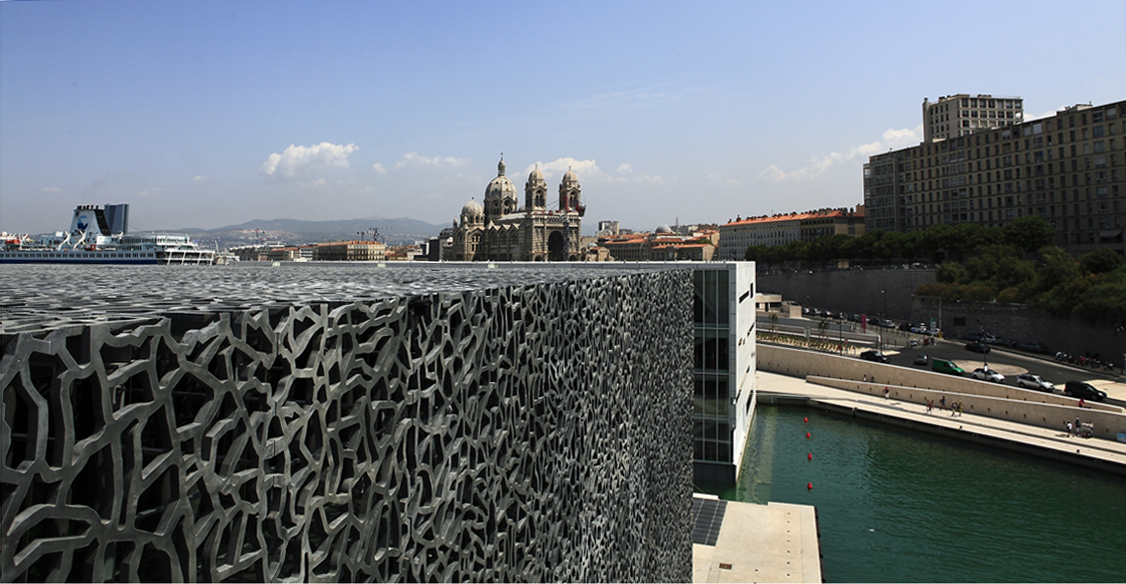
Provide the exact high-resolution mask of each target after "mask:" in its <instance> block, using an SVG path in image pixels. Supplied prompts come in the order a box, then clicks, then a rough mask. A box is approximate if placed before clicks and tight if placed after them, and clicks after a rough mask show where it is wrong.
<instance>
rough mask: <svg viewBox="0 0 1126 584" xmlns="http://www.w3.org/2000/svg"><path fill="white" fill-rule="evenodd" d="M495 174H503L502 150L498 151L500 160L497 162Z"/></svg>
mask: <svg viewBox="0 0 1126 584" xmlns="http://www.w3.org/2000/svg"><path fill="white" fill-rule="evenodd" d="M497 176H504V152H501V153H500V162H499V163H498V164H497Z"/></svg>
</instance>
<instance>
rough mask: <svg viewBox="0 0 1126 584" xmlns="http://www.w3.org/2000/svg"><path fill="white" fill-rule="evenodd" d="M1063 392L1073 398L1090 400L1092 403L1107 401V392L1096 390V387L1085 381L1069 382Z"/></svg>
mask: <svg viewBox="0 0 1126 584" xmlns="http://www.w3.org/2000/svg"><path fill="white" fill-rule="evenodd" d="M1063 392H1064V393H1065V394H1067V395H1070V396H1071V397H1077V398H1080V399H1088V400H1091V401H1100V402H1101V401H1106V392H1105V391H1102V390H1098V389H1095V386H1093V385H1091V384H1090V383H1087V382H1085V381H1068V382H1067V383H1066V384H1065V385H1064V388H1063Z"/></svg>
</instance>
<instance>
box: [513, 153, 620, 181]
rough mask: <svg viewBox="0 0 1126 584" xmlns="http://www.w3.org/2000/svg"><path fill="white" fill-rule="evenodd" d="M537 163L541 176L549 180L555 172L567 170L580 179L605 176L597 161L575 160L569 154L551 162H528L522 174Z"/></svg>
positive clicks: (561, 172)
mask: <svg viewBox="0 0 1126 584" xmlns="http://www.w3.org/2000/svg"><path fill="white" fill-rule="evenodd" d="M537 165H538V166H539V167H540V170H541V171H543V177H544V179H546V180H550V179H551V178H552V177H554V176H555V175H556V174H558V175H559V176H563V173H565V172H567V171H568V170H572V171H574V173H575V174H576V175H577V176H578V177H579V180H580V181H583V180H587V179H592V178H593V179H596V180H597V179H604V178H606V173H604V172H602V169H601V168H598V163H597V162H595V161H594V160H575V159H574V158H571V157H569V156H568V157H566V158H556V159H555V160H552V161H551V162H536V163H535V164H529V165H528V167H527V168H525V169H524V174H528V173H530V172H532V169H533V168H535V167H536V166H537Z"/></svg>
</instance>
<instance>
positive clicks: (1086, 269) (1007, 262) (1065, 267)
mask: <svg viewBox="0 0 1126 584" xmlns="http://www.w3.org/2000/svg"><path fill="white" fill-rule="evenodd" d="M935 279H936V280H938V282H937V283H935V284H927V285H924V286H920V287H919V288H918V289H917V290H916V291H915V293H916V294H919V295H922V296H941V297H942V298H944V299H950V300H983V301H997V302H1018V303H1022V304H1028V305H1029V306H1034V307H1037V308H1040V309H1043V310H1045V311H1047V312H1048V313H1050V314H1053V315H1055V316H1073V315H1074V316H1079V317H1082V318H1085V319H1087V320H1090V321H1093V322H1103V323H1108V324H1111V325H1122V324H1126V262H1123V260H1122V256H1120V255H1119V254H1118V253H1116V252H1114V251H1112V250H1109V249H1098V250H1095V251H1092V252H1089V253H1087V254H1084V255H1083V256H1081V257H1080V258H1079V259H1078V260H1076V259H1075V258H1073V257H1071V255H1069V254H1068V253H1067V252H1065V251H1064V250H1062V249H1060V248H1058V247H1055V246H1044V247H1042V248H1040V251H1039V253H1038V254H1037V256H1036V258H1035V259H1025V258H1024V257H1022V254H1021V253H1020V252H1019V250H1017V249H1016V248H1014V247H1011V246H1006V245H989V246H983V247H981V248H979V249H978V250H977V252H976V254H975V255H974V256H973V257H970V258H969V259H968V260H966V262H964V263H960V262H945V263H942V264H939V265H938V266H936V267H935Z"/></svg>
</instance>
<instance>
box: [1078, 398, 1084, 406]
mask: <svg viewBox="0 0 1126 584" xmlns="http://www.w3.org/2000/svg"><path fill="white" fill-rule="evenodd" d="M1079 407H1081V408H1082V407H1085V406H1084V405H1083V398H1079Z"/></svg>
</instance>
